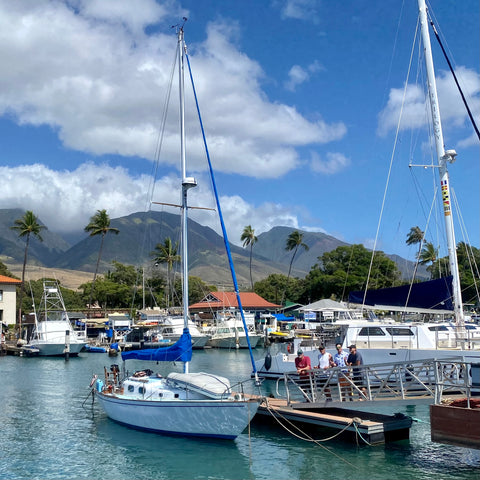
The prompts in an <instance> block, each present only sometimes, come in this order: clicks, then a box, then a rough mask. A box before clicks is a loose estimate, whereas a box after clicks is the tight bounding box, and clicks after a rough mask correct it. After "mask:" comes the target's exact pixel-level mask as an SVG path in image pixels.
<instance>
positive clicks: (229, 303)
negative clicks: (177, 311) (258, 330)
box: [189, 292, 280, 313]
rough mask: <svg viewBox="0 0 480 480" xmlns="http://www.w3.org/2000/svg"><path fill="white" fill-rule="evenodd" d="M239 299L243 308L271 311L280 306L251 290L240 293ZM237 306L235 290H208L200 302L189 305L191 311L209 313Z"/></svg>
mask: <svg viewBox="0 0 480 480" xmlns="http://www.w3.org/2000/svg"><path fill="white" fill-rule="evenodd" d="M240 301H241V302H242V307H243V309H244V310H249V311H262V312H263V311H271V310H277V309H279V308H280V305H275V304H274V303H271V302H267V300H265V299H264V298H262V297H261V296H260V295H257V294H256V293H253V292H242V293H240ZM229 308H238V302H237V295H236V294H235V292H210V293H209V294H208V295H207V296H206V297H205V298H204V299H203V300H202V301H201V302H198V303H194V304H193V305H190V307H189V310H190V312H191V313H209V312H218V311H221V310H228V309H229Z"/></svg>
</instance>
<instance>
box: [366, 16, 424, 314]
mask: <svg viewBox="0 0 480 480" xmlns="http://www.w3.org/2000/svg"><path fill="white" fill-rule="evenodd" d="M419 23H420V19H417V28H416V29H415V35H414V39H413V45H412V50H411V52H410V61H409V64H408V69H407V80H406V82H405V86H404V89H403V98H402V106H401V108H400V115H399V118H398V123H397V128H396V131H395V141H394V144H393V151H392V155H391V157H390V164H389V167H388V174H387V182H386V184H385V190H384V193H383V200H382V207H381V209H380V217H379V219H378V225H377V232H376V234H375V242H374V244H373V249H372V257H371V259H370V266H369V268H368V275H367V282H366V284H365V292H364V294H363V303H362V310H363V309H364V308H365V300H366V298H367V290H368V283H369V281H370V276H371V273H372V266H373V260H374V257H375V251H376V249H377V242H378V236H379V232H380V224H381V222H382V217H383V211H384V209H385V202H386V197H387V191H388V186H389V183H390V177H391V174H392V167H393V160H394V158H395V152H396V148H397V143H398V136H399V133H400V123H401V120H402V115H403V108H404V105H405V98H406V95H407V87H408V79H409V77H410V70H411V68H412V59H413V53H414V51H415V44H416V38H417V35H418V26H419Z"/></svg>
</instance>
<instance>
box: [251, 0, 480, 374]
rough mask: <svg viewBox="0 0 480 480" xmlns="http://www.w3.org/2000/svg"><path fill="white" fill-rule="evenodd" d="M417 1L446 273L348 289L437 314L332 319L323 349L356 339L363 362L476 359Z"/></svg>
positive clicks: (394, 306) (279, 362)
mask: <svg viewBox="0 0 480 480" xmlns="http://www.w3.org/2000/svg"><path fill="white" fill-rule="evenodd" d="M418 6H419V15H420V26H421V35H422V41H423V49H424V56H425V64H426V71H427V79H428V101H429V103H430V112H431V117H432V126H433V134H434V138H435V148H436V155H437V160H438V172H439V176H440V184H441V192H442V203H443V212H444V220H445V231H446V237H447V245H448V260H449V267H450V272H451V275H450V276H448V277H444V278H440V279H435V280H430V281H426V282H421V283H416V284H412V285H406V286H401V287H394V288H385V289H381V290H376V291H375V290H373V291H366V292H365V291H359V292H351V293H350V296H349V301H350V302H351V303H353V304H361V305H362V307H363V309H367V310H389V311H392V310H398V311H401V312H403V313H405V314H412V313H417V314H418V313H420V314H428V315H430V317H432V316H433V317H436V318H439V319H441V321H438V320H437V321H431V322H421V323H418V322H402V323H395V324H392V322H390V321H389V322H382V321H379V320H375V319H373V320H367V319H357V320H349V321H345V322H342V321H339V322H337V323H336V326H337V327H338V332H337V335H336V337H335V341H334V343H332V344H331V345H329V347H330V348H327V351H329V353H331V354H333V353H334V346H335V343H337V342H340V343H342V345H343V348H344V350H346V349H347V348H348V347H349V346H350V345H351V344H355V345H356V347H357V348H358V349H359V350H360V351H361V355H362V357H363V362H364V363H365V364H380V363H390V362H392V361H397V360H398V361H410V360H422V359H446V358H451V357H452V356H455V357H463V358H464V359H466V360H467V361H469V362H472V363H474V362H479V361H480V341H479V339H478V333H479V332H478V326H477V325H475V324H468V323H466V322H465V315H464V311H463V302H462V293H461V288H460V273H459V268H458V260H457V251H456V242H455V233H454V223H453V212H452V205H451V195H450V180H449V173H448V169H447V164H448V163H453V161H454V160H455V158H456V155H457V153H456V152H455V151H454V150H445V147H444V141H443V132H442V124H441V118H440V109H439V103H438V97H437V90H436V81H435V72H434V67H433V58H432V51H431V45H430V36H429V33H428V19H427V12H426V6H425V1H424V0H418ZM450 318H453V321H448V320H449V319H450ZM299 346H300V343H299V342H298V343H297V342H294V343H292V348H291V349H290V350H289V351H281V352H279V353H277V354H275V355H271V354H270V353H269V352H268V353H267V354H266V356H265V358H263V359H259V360H258V361H257V370H258V376H260V377H263V378H272V379H274V378H279V377H281V376H283V374H284V373H285V372H292V371H294V370H295V363H294V361H295V357H296V352H297V350H298V347H299ZM327 347H328V346H327ZM302 350H304V354H305V355H307V356H309V357H310V358H311V362H312V366H313V365H314V364H316V363H317V359H318V350H317V349H314V348H304V347H303V346H302Z"/></svg>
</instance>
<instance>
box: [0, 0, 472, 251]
mask: <svg viewBox="0 0 480 480" xmlns="http://www.w3.org/2000/svg"><path fill="white" fill-rule="evenodd" d="M479 9H480V2H478V0H463V1H462V2H458V1H454V0H431V1H430V3H429V11H430V13H431V15H432V17H433V19H434V21H435V24H436V27H437V30H439V32H440V35H441V37H442V41H443V42H444V46H445V48H446V50H447V52H448V54H449V58H450V61H451V62H452V64H453V65H454V67H455V71H456V73H457V76H458V78H459V82H460V84H461V86H462V88H463V90H464V94H465V96H466V98H467V102H468V103H469V107H470V109H471V110H472V112H473V114H474V116H475V117H476V120H477V123H480V121H479V119H480V65H479V64H480V29H479V25H480V12H479ZM183 17H186V18H187V19H188V20H187V22H186V23H185V27H184V31H185V41H186V44H187V48H188V55H189V60H190V64H191V67H192V74H193V78H194V82H195V87H196V90H197V95H198V99H199V105H200V110H201V114H202V120H203V123H204V127H205V133H206V139H207V142H208V147H209V152H210V156H211V160H212V164H213V168H214V171H215V175H216V183H217V188H218V192H219V195H220V201H221V205H222V210H223V215H224V217H225V222H226V227H227V232H228V235H229V240H230V241H231V242H233V243H236V244H240V235H241V233H242V231H243V228H244V227H245V226H246V225H251V226H252V228H253V229H254V230H255V234H256V235H259V234H260V233H262V232H266V231H268V230H270V229H271V228H272V227H274V226H279V225H282V226H290V227H293V228H298V229H302V230H305V231H314V232H323V233H327V234H329V235H333V236H334V237H336V238H338V239H340V240H342V241H344V242H347V243H363V244H364V245H365V246H367V247H369V248H373V247H375V248H376V249H377V250H382V251H384V252H386V253H389V254H398V255H401V256H403V257H406V258H409V259H413V257H414V256H415V253H416V249H417V247H416V246H413V247H412V246H410V247H409V246H406V244H405V239H406V236H407V234H408V232H409V230H410V228H411V227H412V226H415V225H418V226H420V228H421V229H422V230H424V231H426V232H427V233H426V237H427V239H428V240H429V241H432V242H433V243H434V244H435V245H437V244H438V246H440V247H441V248H443V247H442V242H443V240H442V238H444V237H442V235H443V230H444V227H443V223H442V222H443V220H442V216H441V214H439V213H435V209H434V208H432V205H434V204H436V203H438V200H434V198H438V187H437V186H436V185H438V179H437V177H438V175H437V171H436V169H435V168H426V167H425V165H431V164H432V162H433V163H435V158H433V159H432V153H433V157H434V152H432V144H431V141H430V140H429V135H428V131H429V120H428V109H427V107H426V104H425V97H424V86H423V84H424V81H423V79H424V75H425V74H424V71H425V69H424V67H423V58H421V57H420V56H419V53H418V44H417V46H416V47H414V40H415V38H418V34H417V37H416V28H417V2H416V0H405V1H403V2H402V1H401V0H384V1H381V2H372V1H371V0H347V1H345V2H332V1H328V0H242V1H238V0H221V1H220V0H217V1H215V0H211V1H199V0H185V1H182V0H178V1H176V0H167V1H160V0H158V1H155V0H135V1H133V2H132V1H129V0H64V1H61V0H16V1H15V2H12V1H10V0H0V36H1V41H0V61H1V65H2V75H1V76H0V138H2V142H1V144H2V148H1V150H0V159H1V160H0V178H2V187H1V188H0V208H22V209H25V210H33V212H34V213H35V214H36V215H37V216H38V217H39V218H40V219H41V220H42V221H43V222H44V223H45V224H46V225H47V226H48V228H49V229H50V230H53V231H55V232H57V233H61V234H64V235H68V234H70V233H72V232H78V231H81V230H83V228H84V226H85V225H86V224H87V223H88V221H89V219H90V217H91V216H92V215H93V214H94V213H95V212H96V210H98V209H106V210H107V212H108V214H109V215H110V217H111V218H116V217H119V216H123V215H128V214H131V213H134V212H143V211H146V210H148V209H154V210H162V209H165V210H167V211H172V212H174V213H177V210H175V209H170V210H168V209H167V207H162V206H160V205H157V204H153V205H152V203H151V202H152V201H154V202H167V203H179V202H180V193H179V191H180V176H179V168H180V159H179V153H178V145H179V134H178V101H177V100H178V87H177V85H176V84H177V83H178V82H177V76H176V75H177V74H176V73H175V74H174V77H173V80H174V81H173V86H172V89H171V95H170V102H169V103H168V108H166V105H167V103H166V98H167V93H168V91H169V85H170V82H171V75H172V69H173V65H174V58H175V48H176V41H177V39H176V28H172V26H175V25H178V24H179V23H180V22H182V18H183ZM431 35H432V32H431ZM432 48H433V56H434V62H435V69H436V77H437V87H438V94H439V101H440V112H441V115H442V125H443V130H444V137H445V146H446V148H449V149H452V148H453V149H455V150H456V151H457V153H458V157H457V161H456V163H454V164H453V165H451V167H450V176H451V184H452V187H453V189H454V195H455V198H456V200H457V201H458V205H459V214H458V219H459V223H458V226H456V227H455V228H456V234H457V240H458V241H460V240H463V241H469V242H470V243H471V244H473V245H474V246H477V247H479V246H480V240H479V237H480V221H479V220H480V216H479V209H480V188H479V186H480V167H479V160H480V155H479V140H478V138H477V137H476V135H475V132H474V130H473V128H472V126H471V123H470V121H469V119H468V117H467V112H466V109H465V107H464V105H463V103H462V101H461V98H460V95H459V93H458V91H457V89H456V87H455V84H454V82H453V78H452V76H451V74H450V72H449V71H448V65H447V63H446V61H445V59H444V57H443V55H442V53H441V50H440V49H439V47H438V44H437V42H436V40H435V38H434V37H433V35H432ZM186 88H187V94H186V134H187V147H186V149H187V170H188V172H187V173H188V174H189V175H192V176H195V178H196V179H197V181H198V184H199V186H198V187H197V188H196V189H194V190H192V191H191V194H190V195H191V196H190V202H191V204H192V205H197V206H202V207H213V205H214V200H213V196H212V192H211V185H210V180H209V177H208V172H207V164H206V161H205V153H204V150H203V147H202V143H201V136H200V130H199V127H198V118H197V116H196V111H195V106H194V104H193V101H192V95H191V88H190V82H189V79H188V77H187V79H186ZM162 119H165V122H164V127H163V128H162ZM159 138H162V139H163V140H162V142H161V146H162V147H161V150H160V153H159V154H157V152H158V144H159ZM410 164H415V165H422V166H421V167H409V165H410ZM435 191H437V196H436V197H434V192H435ZM192 218H194V219H195V220H197V221H199V222H200V223H202V224H204V225H209V226H211V227H212V228H214V229H215V230H216V231H218V232H219V231H220V228H219V225H218V220H217V217H216V216H215V215H212V213H211V212H210V211H208V210H194V211H192ZM456 218H457V216H456ZM444 254H446V253H444Z"/></svg>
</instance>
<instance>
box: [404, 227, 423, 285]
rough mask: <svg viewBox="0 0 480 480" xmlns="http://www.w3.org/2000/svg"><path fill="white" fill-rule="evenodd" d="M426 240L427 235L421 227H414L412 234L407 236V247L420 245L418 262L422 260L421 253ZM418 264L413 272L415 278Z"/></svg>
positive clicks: (416, 263)
mask: <svg viewBox="0 0 480 480" xmlns="http://www.w3.org/2000/svg"><path fill="white" fill-rule="evenodd" d="M424 238H425V233H424V232H423V231H422V230H421V229H420V227H418V226H416V227H412V228H410V232H408V234H407V240H406V242H405V243H406V244H407V245H416V244H417V243H418V252H417V260H420V252H421V251H422V247H423V239H424ZM417 268H418V262H415V268H414V270H413V278H415V276H416V274H417Z"/></svg>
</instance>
